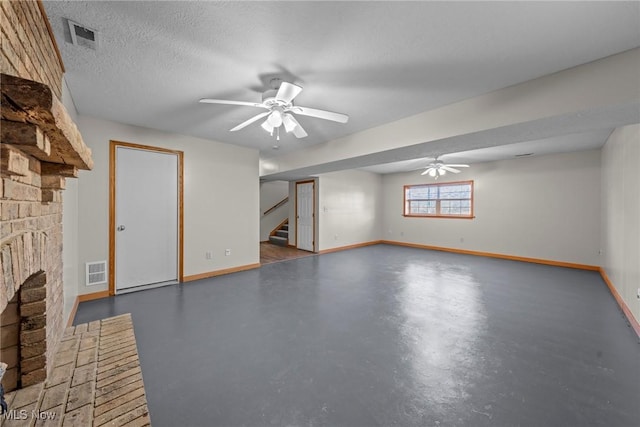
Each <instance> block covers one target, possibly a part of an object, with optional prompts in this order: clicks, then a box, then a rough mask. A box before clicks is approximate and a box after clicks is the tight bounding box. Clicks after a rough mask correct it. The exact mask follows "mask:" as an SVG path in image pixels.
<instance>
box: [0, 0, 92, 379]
mask: <svg viewBox="0 0 640 427" xmlns="http://www.w3.org/2000/svg"><path fill="white" fill-rule="evenodd" d="M0 8H1V9H0V13H1V14H2V15H3V16H2V19H1V20H0V25H1V30H2V33H3V34H2V37H3V43H2V46H1V50H0V52H1V55H2V61H1V64H2V65H1V67H2V69H1V70H0V71H1V73H2V74H1V75H0V83H1V84H0V86H1V92H2V104H1V113H2V122H1V123H0V133H1V144H0V219H1V225H0V313H1V314H0V332H1V336H0V362H4V363H7V365H8V368H7V371H6V373H5V375H4V377H3V378H2V385H3V386H4V387H5V391H10V390H12V389H15V388H20V387H26V386H29V385H32V384H35V383H38V382H42V381H44V380H45V379H46V377H47V374H48V373H49V372H50V370H51V360H52V357H53V354H54V351H55V349H56V346H57V344H58V342H59V340H60V337H61V336H62V333H63V331H64V328H65V326H66V319H63V312H64V298H63V282H62V271H63V269H62V249H63V248H62V192H63V190H64V188H65V179H67V178H75V177H77V176H78V170H79V169H91V167H92V160H91V151H90V150H89V149H88V148H87V147H86V145H85V144H84V142H83V140H82V137H81V135H80V133H79V131H78V129H77V127H76V125H75V124H74V122H73V120H72V119H71V117H70V116H69V114H68V112H67V110H66V108H65V107H64V105H63V104H62V101H61V98H62V75H63V72H64V68H63V66H62V62H61V60H60V56H59V53H58V51H57V47H56V45H55V40H54V39H53V37H52V35H51V32H50V29H49V24H48V21H47V18H46V16H45V14H44V9H43V7H42V4H41V2H39V1H22V2H4V1H3V2H2V3H1V5H0ZM5 42H6V43H5Z"/></svg>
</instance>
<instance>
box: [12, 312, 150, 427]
mask: <svg viewBox="0 0 640 427" xmlns="http://www.w3.org/2000/svg"><path fill="white" fill-rule="evenodd" d="M53 363H54V365H53V366H54V368H53V371H52V372H51V374H50V375H49V378H47V380H46V381H45V382H44V383H40V384H36V385H33V386H30V387H26V388H23V389H21V390H16V391H14V392H11V393H8V394H7V396H6V400H7V403H8V405H9V412H8V414H6V415H4V416H0V426H2V427H14V426H25V427H26V426H38V427H39V426H63V427H67V426H78V427H80V426H81V427H86V426H95V427H98V426H102V425H108V426H123V425H126V426H149V425H151V420H150V418H149V411H148V408H147V399H146V396H145V391H144V384H143V382H142V371H141V370H140V361H139V359H138V350H137V348H136V340H135V335H134V333H133V323H132V321H131V315H130V314H123V315H121V316H117V317H111V318H109V319H104V320H97V321H95V322H91V323H85V324H82V325H78V326H75V327H70V328H67V329H66V330H65V333H64V336H63V337H62V339H61V341H60V344H59V346H58V349H57V350H56V354H55V357H54V360H53Z"/></svg>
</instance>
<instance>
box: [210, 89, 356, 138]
mask: <svg viewBox="0 0 640 427" xmlns="http://www.w3.org/2000/svg"><path fill="white" fill-rule="evenodd" d="M271 87H272V88H273V89H270V90H267V91H266V92H264V93H263V94H262V102H245V101H230V100H226V99H211V98H203V99H201V100H200V102H202V103H205V104H228V105H243V106H247V107H257V108H263V109H265V110H267V111H265V112H262V113H260V114H258V115H255V116H253V117H251V118H250V119H249V120H246V121H244V122H242V123H240V124H239V125H238V126H236V127H234V128H233V129H230V131H231V132H235V131H238V130H240V129H243V128H245V127H247V126H249V125H250V124H251V123H253V122H256V121H258V120H260V119H262V118H264V117H266V119H265V121H264V122H262V125H261V127H262V128H263V129H264V130H266V131H267V132H269V133H270V134H271V135H273V132H274V130H275V131H276V135H277V138H278V140H279V139H280V126H282V125H284V128H285V130H286V131H287V132H292V133H293V134H294V135H295V136H296V138H304V137H306V136H307V135H308V134H307V132H306V131H305V130H304V129H303V128H302V126H300V123H298V121H297V120H296V118H295V117H294V116H293V114H299V115H301V116H309V117H316V118H319V119H324V120H331V121H334V122H338V123H346V122H347V121H348V120H349V116H347V115H346V114H341V113H334V112H332V111H325V110H318V109H315V108H309V107H301V106H298V105H294V104H293V99H294V98H295V97H296V96H298V95H299V94H300V92H302V87H300V86H298V85H295V84H293V83H288V82H284V81H282V80H280V79H273V80H271ZM292 113H293V114H292Z"/></svg>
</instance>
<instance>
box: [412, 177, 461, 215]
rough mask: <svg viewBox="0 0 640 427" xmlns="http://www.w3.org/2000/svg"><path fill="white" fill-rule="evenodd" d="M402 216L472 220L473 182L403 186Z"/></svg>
mask: <svg viewBox="0 0 640 427" xmlns="http://www.w3.org/2000/svg"><path fill="white" fill-rule="evenodd" d="M404 215H405V216H425V217H445V218H473V181H461V182H446V183H441V184H424V185H405V186H404Z"/></svg>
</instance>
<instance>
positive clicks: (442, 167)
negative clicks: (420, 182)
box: [420, 157, 469, 179]
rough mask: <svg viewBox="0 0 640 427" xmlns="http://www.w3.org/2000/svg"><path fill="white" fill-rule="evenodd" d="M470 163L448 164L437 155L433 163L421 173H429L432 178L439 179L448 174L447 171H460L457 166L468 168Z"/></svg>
mask: <svg viewBox="0 0 640 427" xmlns="http://www.w3.org/2000/svg"><path fill="white" fill-rule="evenodd" d="M468 167H469V165H462V164H460V165H452V164H446V163H444V162H443V161H442V160H438V158H437V157H436V158H435V159H434V161H433V163H430V164H429V165H428V166H427V167H426V168H425V170H424V172H422V173H421V174H420V175H429V176H430V177H432V178H435V179H438V177H440V176H442V175H446V173H447V172H451V173H460V171H459V170H458V169H456V168H468Z"/></svg>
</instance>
